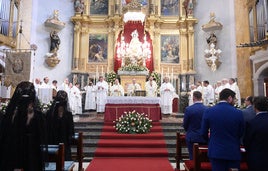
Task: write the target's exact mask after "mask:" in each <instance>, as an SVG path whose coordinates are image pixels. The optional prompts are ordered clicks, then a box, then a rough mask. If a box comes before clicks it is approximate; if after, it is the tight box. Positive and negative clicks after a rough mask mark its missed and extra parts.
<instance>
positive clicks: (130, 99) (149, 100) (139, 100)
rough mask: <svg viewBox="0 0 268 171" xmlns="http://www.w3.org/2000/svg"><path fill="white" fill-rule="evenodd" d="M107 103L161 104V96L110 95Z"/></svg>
mask: <svg viewBox="0 0 268 171" xmlns="http://www.w3.org/2000/svg"><path fill="white" fill-rule="evenodd" d="M107 103H108V104H160V97H142V96H121V97H114V96H108V97H107Z"/></svg>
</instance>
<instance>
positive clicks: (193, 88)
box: [188, 84, 197, 106]
mask: <svg viewBox="0 0 268 171" xmlns="http://www.w3.org/2000/svg"><path fill="white" fill-rule="evenodd" d="M195 91H197V90H196V85H194V84H192V85H191V86H190V92H189V96H188V100H189V101H188V106H191V105H192V104H194V101H193V93H194V92H195Z"/></svg>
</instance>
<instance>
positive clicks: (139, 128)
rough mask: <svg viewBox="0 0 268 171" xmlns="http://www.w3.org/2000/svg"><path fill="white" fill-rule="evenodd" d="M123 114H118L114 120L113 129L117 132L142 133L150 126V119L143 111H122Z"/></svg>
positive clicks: (147, 130) (148, 129)
mask: <svg viewBox="0 0 268 171" xmlns="http://www.w3.org/2000/svg"><path fill="white" fill-rule="evenodd" d="M124 113H125V115H122V116H120V117H119V118H118V119H116V121H114V123H116V124H115V126H114V127H115V129H116V131H117V132H119V133H124V134H144V133H147V132H149V131H150V129H151V128H152V120H150V119H149V118H148V116H147V115H146V114H144V113H142V114H140V113H138V112H136V111H132V112H124Z"/></svg>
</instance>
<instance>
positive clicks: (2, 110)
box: [0, 100, 9, 114]
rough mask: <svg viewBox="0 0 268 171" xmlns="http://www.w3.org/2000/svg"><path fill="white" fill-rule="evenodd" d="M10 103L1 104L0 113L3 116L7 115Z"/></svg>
mask: <svg viewBox="0 0 268 171" xmlns="http://www.w3.org/2000/svg"><path fill="white" fill-rule="evenodd" d="M8 103H9V100H7V101H5V102H1V103H0V112H1V113H2V114H5V113H6V109H7V105H8Z"/></svg>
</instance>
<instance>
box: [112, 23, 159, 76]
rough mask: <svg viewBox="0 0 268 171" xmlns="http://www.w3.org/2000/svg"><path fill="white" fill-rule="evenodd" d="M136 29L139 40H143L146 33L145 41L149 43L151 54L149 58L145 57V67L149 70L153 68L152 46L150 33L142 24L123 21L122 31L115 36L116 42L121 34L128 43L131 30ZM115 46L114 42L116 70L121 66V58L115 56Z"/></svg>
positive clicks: (118, 41)
mask: <svg viewBox="0 0 268 171" xmlns="http://www.w3.org/2000/svg"><path fill="white" fill-rule="evenodd" d="M135 30H137V31H138V33H139V40H140V42H142V43H143V42H144V35H145V34H146V37H147V42H148V43H149V44H150V50H151V55H150V58H147V59H146V67H147V68H148V69H149V71H150V72H152V71H153V70H154V68H153V66H154V65H153V46H152V39H151V37H150V34H149V33H148V32H147V31H144V24H143V23H142V22H140V21H129V22H127V23H125V25H124V31H123V32H122V31H121V32H120V33H119V35H118V38H117V43H120V42H121V36H122V34H123V36H124V39H125V42H126V43H130V41H131V38H132V37H131V33H132V32H133V31H135ZM117 48H118V44H116V49H115V55H114V71H115V72H117V70H118V69H119V68H120V67H121V59H119V58H118V57H117V53H116V52H117Z"/></svg>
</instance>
